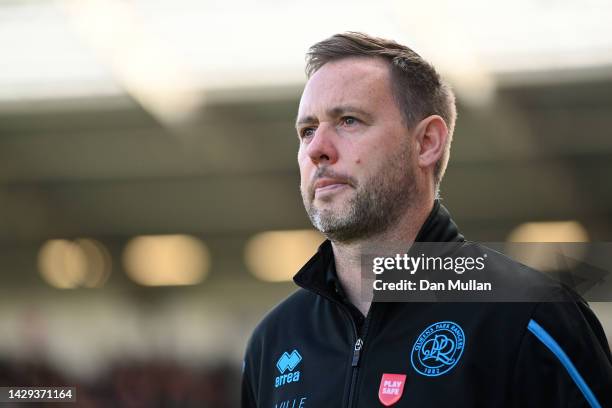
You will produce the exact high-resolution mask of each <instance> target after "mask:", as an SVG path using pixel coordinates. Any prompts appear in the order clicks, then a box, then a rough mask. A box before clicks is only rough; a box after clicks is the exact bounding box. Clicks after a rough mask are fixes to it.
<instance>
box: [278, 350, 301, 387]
mask: <svg viewBox="0 0 612 408" xmlns="http://www.w3.org/2000/svg"><path fill="white" fill-rule="evenodd" d="M300 361H302V356H301V355H300V353H299V352H298V351H297V350H293V351H292V352H291V353H287V352H286V351H285V352H284V353H283V355H282V356H281V357H280V358H279V359H278V361H277V362H276V368H278V371H279V372H280V373H281V375H279V376H278V377H276V379H275V380H274V386H275V387H276V388H278V387H281V386H283V385H285V384H287V383H291V382H298V381H300V372H299V371H293V370H295V368H296V367H297V366H298V364H300ZM285 371H288V373H285Z"/></svg>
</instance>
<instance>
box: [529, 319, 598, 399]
mask: <svg viewBox="0 0 612 408" xmlns="http://www.w3.org/2000/svg"><path fill="white" fill-rule="evenodd" d="M527 328H528V329H529V331H530V332H532V333H533V334H534V335H535V336H536V337H537V338H538V339H539V340H540V341H541V342H542V343H544V345H545V346H546V347H547V348H548V349H549V350H550V351H552V353H553V354H554V355H555V356H556V357H557V358H558V359H559V361H560V362H561V364H563V366H564V367H565V369H566V370H567V372H568V374H569V375H570V377H572V380H574V382H575V383H576V385H577V386H578V388H579V389H580V391H581V392H582V394H583V395H584V398H586V400H587V401H588V402H589V404H590V405H591V407H592V408H601V405H600V404H599V402H598V401H597V398H596V397H595V394H593V391H591V389H590V388H589V386H588V385H587V383H586V382H585V381H584V379H583V378H582V376H581V375H580V373H579V372H578V370H577V369H576V366H574V364H573V363H572V360H570V358H569V357H568V356H567V354H565V351H563V349H562V348H561V346H559V343H557V342H556V341H555V339H553V338H552V337H551V335H550V334H548V332H547V331H546V330H544V328H542V326H540V325H539V324H537V323H536V322H535V320H533V319H531V320H530V321H529V325H528V326H527Z"/></svg>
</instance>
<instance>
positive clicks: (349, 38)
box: [306, 32, 457, 193]
mask: <svg viewBox="0 0 612 408" xmlns="http://www.w3.org/2000/svg"><path fill="white" fill-rule="evenodd" d="M349 57H374V58H376V57H378V58H383V59H384V60H386V61H388V62H389V66H390V78H391V90H392V93H393V96H394V98H395V101H396V103H397V105H398V107H399V110H400V111H401V113H402V116H403V118H404V120H405V122H406V125H407V127H408V128H409V129H412V128H413V127H414V126H416V125H417V124H418V123H419V122H420V121H421V120H423V119H424V118H426V117H428V116H430V115H440V116H441V117H442V119H444V122H445V123H446V126H447V128H448V139H447V141H446V146H444V152H443V154H442V157H441V158H440V159H439V160H438V162H437V163H436V165H435V167H434V186H435V189H436V193H437V191H438V188H439V185H440V182H441V181H442V177H443V176H444V172H445V171H446V165H447V164H448V159H449V156H450V145H451V141H452V138H453V130H454V128H455V120H456V118H457V108H456V107H455V95H454V94H453V91H452V89H451V88H450V86H449V85H448V84H447V83H446V82H445V81H444V80H443V79H442V78H441V77H440V75H439V74H438V72H437V71H436V70H435V68H434V67H433V66H432V65H431V64H430V63H428V62H427V61H425V60H424V59H423V58H421V56H420V55H419V54H417V53H416V52H414V51H413V50H412V49H410V48H408V47H406V46H404V45H401V44H398V43H396V42H395V41H392V40H386V39H383V38H377V37H372V36H369V35H367V34H364V33H359V32H346V33H342V34H336V35H333V36H331V37H329V38H327V39H325V40H323V41H320V42H318V43H316V44H314V45H313V46H312V47H310V49H309V50H308V53H307V54H306V75H307V77H308V78H310V77H311V76H312V75H313V74H314V73H315V72H317V71H318V70H319V68H321V67H322V66H323V65H325V64H327V63H328V62H331V61H337V60H340V59H344V58H349Z"/></svg>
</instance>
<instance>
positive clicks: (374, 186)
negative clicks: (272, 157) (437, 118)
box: [302, 143, 417, 243]
mask: <svg viewBox="0 0 612 408" xmlns="http://www.w3.org/2000/svg"><path fill="white" fill-rule="evenodd" d="M406 145H407V143H406ZM409 153H410V152H409V147H408V146H403V149H402V150H401V151H399V152H398V153H396V154H395V155H394V156H392V157H390V158H389V160H387V161H386V162H385V163H384V165H382V166H381V167H380V168H379V169H378V171H377V172H376V173H375V175H374V176H372V177H370V178H369V179H367V180H364V181H362V182H361V183H359V184H357V185H354V186H352V187H349V188H354V189H355V192H354V194H353V196H352V197H351V198H350V199H349V200H348V201H347V202H346V203H345V204H344V205H343V206H336V207H335V208H319V207H317V205H316V204H315V199H314V196H313V195H312V194H311V193H309V192H306V193H305V192H304V191H302V199H303V201H304V206H305V208H306V212H307V214H308V217H309V218H310V221H311V222H312V225H313V226H314V227H315V228H316V229H317V230H319V231H320V232H321V233H322V234H323V235H325V236H326V237H327V238H328V239H329V240H331V241H334V242H342V243H350V242H354V241H357V240H363V239H367V238H371V237H373V236H376V235H378V234H381V233H384V232H385V231H387V230H388V229H389V228H390V227H391V226H392V225H393V224H394V223H396V222H397V221H398V219H399V218H400V217H401V215H402V214H403V213H404V212H405V211H407V209H408V208H409V207H410V206H411V205H412V204H413V203H414V202H415V200H416V194H417V188H416V182H415V177H414V171H413V170H412V168H411V166H410V161H409V160H410V154H409ZM333 199H334V197H332V198H331V200H333ZM335 199H338V198H335Z"/></svg>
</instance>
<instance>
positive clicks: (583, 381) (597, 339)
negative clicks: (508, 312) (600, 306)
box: [511, 299, 612, 408]
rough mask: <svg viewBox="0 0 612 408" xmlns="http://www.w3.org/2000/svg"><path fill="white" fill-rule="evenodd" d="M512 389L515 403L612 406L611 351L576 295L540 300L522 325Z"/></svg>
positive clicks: (595, 323) (597, 325)
mask: <svg viewBox="0 0 612 408" xmlns="http://www.w3.org/2000/svg"><path fill="white" fill-rule="evenodd" d="M513 382H514V387H513V389H512V391H511V393H512V399H513V400H514V402H515V403H514V406H516V407H593V408H599V407H612V357H611V356H610V347H609V344H608V342H607V340H606V336H605V334H604V331H603V329H602V327H601V324H600V323H599V321H598V320H597V318H596V317H595V314H594V313H593V312H592V311H591V309H590V308H589V306H588V304H587V303H586V302H584V301H583V300H581V299H575V300H572V301H567V302H554V303H553V302H549V303H541V304H539V305H538V306H537V307H536V308H535V310H534V312H533V314H532V316H531V319H530V320H529V322H528V323H527V324H526V327H525V328H524V336H523V339H522V342H521V345H520V348H519V352H518V359H517V361H516V366H515V370H514V376H513Z"/></svg>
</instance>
